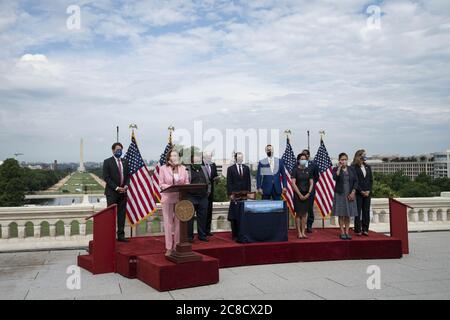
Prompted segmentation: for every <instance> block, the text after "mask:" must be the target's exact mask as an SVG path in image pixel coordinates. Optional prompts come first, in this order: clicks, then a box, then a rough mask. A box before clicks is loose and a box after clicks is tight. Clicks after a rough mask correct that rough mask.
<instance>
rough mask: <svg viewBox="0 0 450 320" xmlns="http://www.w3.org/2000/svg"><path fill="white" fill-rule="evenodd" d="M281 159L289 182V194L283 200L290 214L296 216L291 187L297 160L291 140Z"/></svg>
mask: <svg viewBox="0 0 450 320" xmlns="http://www.w3.org/2000/svg"><path fill="white" fill-rule="evenodd" d="M281 159H282V160H283V162H284V169H285V170H286V182H287V187H286V189H287V192H286V194H284V195H283V199H284V200H285V201H286V203H287V206H288V208H289V212H290V213H291V214H292V215H293V216H295V210H294V189H293V188H292V185H291V182H292V180H291V173H292V171H293V170H294V167H295V164H296V163H297V160H296V158H295V155H294V151H292V146H291V143H290V142H289V138H287V139H286V150H284V153H283V156H282V157H281Z"/></svg>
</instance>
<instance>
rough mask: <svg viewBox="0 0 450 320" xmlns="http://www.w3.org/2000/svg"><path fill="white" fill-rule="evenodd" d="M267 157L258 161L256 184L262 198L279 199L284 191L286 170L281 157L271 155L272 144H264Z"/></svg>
mask: <svg viewBox="0 0 450 320" xmlns="http://www.w3.org/2000/svg"><path fill="white" fill-rule="evenodd" d="M266 154H267V158H264V159H262V160H260V161H259V163H258V172H257V174H256V184H257V188H258V192H259V193H260V194H262V199H264V200H268V199H272V200H281V195H282V194H283V193H285V192H286V185H287V180H286V170H285V169H284V163H283V160H282V159H279V158H276V157H274V155H273V147H272V145H270V144H269V145H267V146H266Z"/></svg>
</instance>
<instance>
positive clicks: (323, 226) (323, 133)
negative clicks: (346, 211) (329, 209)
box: [319, 129, 325, 229]
mask: <svg viewBox="0 0 450 320" xmlns="http://www.w3.org/2000/svg"><path fill="white" fill-rule="evenodd" d="M319 134H320V141H321V142H322V141H323V136H324V135H325V130H323V129H322V130H320V131H319ZM324 228H325V218H324V217H322V229H324Z"/></svg>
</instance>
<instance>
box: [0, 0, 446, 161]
mask: <svg viewBox="0 0 450 320" xmlns="http://www.w3.org/2000/svg"><path fill="white" fill-rule="evenodd" d="M72 4H73V3H71V1H59V2H57V3H55V2H54V1H48V0H47V1H39V2H38V3H36V2H32V1H17V2H11V1H9V2H6V1H4V2H2V3H1V4H0V12H1V13H0V43H1V44H2V46H1V49H0V58H1V59H0V87H1V88H2V89H0V92H1V93H0V128H1V129H0V143H1V145H2V148H1V149H0V159H5V158H9V157H13V155H14V153H23V154H24V155H23V156H20V157H19V159H20V160H24V161H46V162H51V161H53V160H55V159H58V161H60V162H67V161H73V160H75V159H77V158H78V153H79V150H78V147H77V143H78V142H79V139H80V138H81V137H83V138H84V140H85V154H86V160H88V161H101V160H103V159H104V158H106V157H108V156H110V154H111V152H110V146H111V144H112V143H113V142H114V141H115V140H116V126H117V125H118V126H120V128H121V132H120V141H121V142H122V143H123V144H124V147H125V149H126V148H127V147H128V144H129V143H130V133H131V132H130V131H129V130H128V125H129V124H130V123H137V125H138V126H139V130H138V131H137V136H138V143H139V144H140V146H141V151H142V153H143V156H144V157H145V158H147V159H158V158H159V155H160V154H161V152H162V151H163V149H164V147H165V144H166V143H167V127H168V126H169V125H173V126H175V128H177V129H179V128H184V129H185V130H193V124H194V122H195V121H197V120H202V121H203V122H204V124H205V128H211V129H217V130H219V131H221V132H224V131H225V130H226V129H243V130H247V129H251V128H253V129H267V130H270V129H278V130H279V131H280V132H283V131H284V130H285V129H291V130H292V132H293V135H292V145H293V148H294V150H295V152H299V151H300V150H301V149H303V148H305V147H307V139H306V131H307V130H309V131H310V132H311V140H310V141H311V151H312V152H313V153H315V152H316V150H317V148H318V144H319V134H318V132H319V130H322V129H323V130H325V131H326V133H327V135H326V137H325V143H326V146H327V148H328V151H329V153H330V155H331V156H332V157H336V156H337V154H338V153H339V152H342V151H346V152H347V153H349V155H352V153H353V152H354V151H355V150H357V149H360V148H364V149H366V150H367V152H368V154H379V153H393V154H399V155H410V154H422V153H431V152H436V151H443V150H447V149H448V148H449V146H450V135H449V133H450V132H449V129H448V128H449V123H450V108H449V105H450V96H449V94H448V88H449V87H450V86H449V84H450V75H449V74H448V71H447V70H450V59H449V53H450V38H449V37H448V32H449V28H450V25H449V23H448V15H449V14H450V3H448V2H446V1H440V0H434V1H406V0H398V1H357V0H355V1H346V2H345V3H342V2H337V3H334V2H329V1H317V2H314V3H311V2H310V1H296V0H295V1H294V0H284V1H269V0H266V1H251V2H248V3H247V2H244V1H242V2H241V1H235V2H230V1H220V0H217V1H212V0H211V1H179V0H172V1H168V2H164V3H163V2H160V1H126V2H123V1H113V0H100V1H83V2H82V3H80V4H79V11H80V17H81V20H80V21H81V23H80V26H79V28H69V27H68V19H69V18H70V17H72V16H73V12H74V11H70V10H68V9H69V6H70V5H72ZM370 6H375V7H377V8H379V9H380V16H379V21H378V22H379V24H378V27H375V28H373V27H370V24H369V23H368V21H369V22H370V20H372V19H373V18H374V17H373V13H372V11H370V10H368V9H369V8H370ZM375 26H377V24H375ZM272 143H274V142H272ZM275 144H276V143H275ZM278 144H279V148H280V153H282V152H283V150H284V145H285V141H284V136H283V135H282V134H281V135H280V141H279V143H278Z"/></svg>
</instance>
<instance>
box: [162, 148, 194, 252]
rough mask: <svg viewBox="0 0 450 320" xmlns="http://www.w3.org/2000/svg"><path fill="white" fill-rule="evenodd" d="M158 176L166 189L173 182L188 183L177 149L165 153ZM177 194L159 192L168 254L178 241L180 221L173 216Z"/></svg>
mask: <svg viewBox="0 0 450 320" xmlns="http://www.w3.org/2000/svg"><path fill="white" fill-rule="evenodd" d="M159 178H160V186H161V189H166V188H168V187H170V186H172V185H174V184H189V176H188V173H187V171H186V167H184V166H183V165H181V163H180V156H179V154H178V152H177V151H175V150H171V151H169V152H168V153H167V158H166V165H164V166H162V167H161V169H160V171H159ZM178 196H179V195H178V192H172V193H162V194H161V204H162V213H163V219H164V233H165V237H166V249H167V251H166V255H170V254H171V252H172V250H174V249H175V246H176V245H177V243H179V242H180V223H179V220H178V218H177V217H176V216H175V204H176V203H177V202H178Z"/></svg>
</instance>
